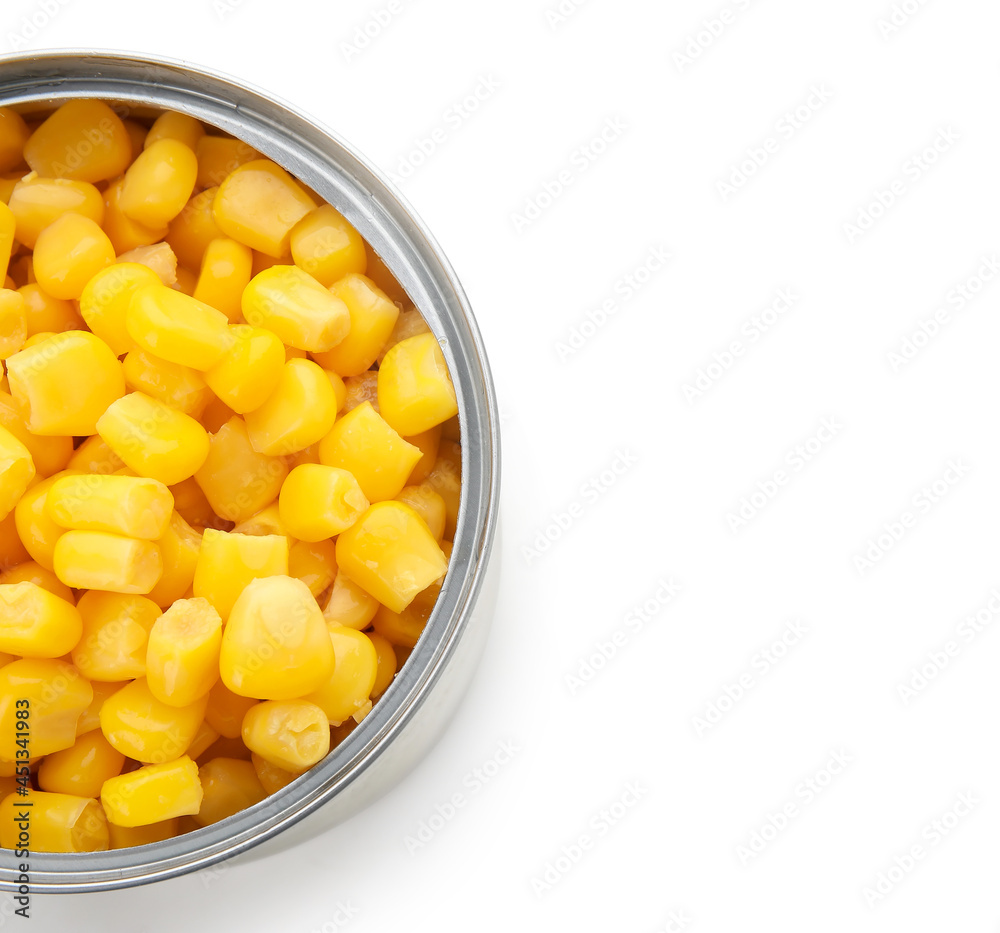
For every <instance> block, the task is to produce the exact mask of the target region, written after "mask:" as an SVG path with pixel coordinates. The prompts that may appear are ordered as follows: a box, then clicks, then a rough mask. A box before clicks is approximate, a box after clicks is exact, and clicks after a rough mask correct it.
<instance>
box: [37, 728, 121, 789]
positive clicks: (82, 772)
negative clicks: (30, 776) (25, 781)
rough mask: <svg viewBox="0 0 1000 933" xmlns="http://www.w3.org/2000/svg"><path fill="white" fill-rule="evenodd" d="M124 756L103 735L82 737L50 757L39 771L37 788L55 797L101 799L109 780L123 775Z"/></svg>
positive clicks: (44, 760) (91, 734) (97, 733)
mask: <svg viewBox="0 0 1000 933" xmlns="http://www.w3.org/2000/svg"><path fill="white" fill-rule="evenodd" d="M124 766H125V756H124V755H123V754H122V753H121V752H120V751H118V749H116V748H112V747H111V745H110V744H109V742H108V740H107V739H106V738H104V735H103V734H102V733H101V732H98V731H95V732H88V733H86V734H85V735H82V736H80V738H78V739H77V740H76V742H75V744H73V745H72V746H71V747H70V748H64V749H63V750H62V751H61V752H54V753H53V754H51V755H47V756H46V757H45V758H44V759H43V761H42V763H41V765H40V766H39V768H38V786H39V787H40V788H41V789H42V790H45V791H51V792H52V793H56V794H76V795H77V796H78V797H99V796H100V794H101V787H102V785H103V784H104V782H105V781H106V780H108V778H113V777H114V776H115V775H117V774H121V770H122V768H123V767H124Z"/></svg>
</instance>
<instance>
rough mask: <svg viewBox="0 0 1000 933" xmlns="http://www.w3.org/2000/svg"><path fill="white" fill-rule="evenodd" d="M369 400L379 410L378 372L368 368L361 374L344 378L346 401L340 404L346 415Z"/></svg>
mask: <svg viewBox="0 0 1000 933" xmlns="http://www.w3.org/2000/svg"><path fill="white" fill-rule="evenodd" d="M365 402H368V403H369V404H370V405H371V406H372V408H374V409H375V411H378V372H377V371H375V370H368V371H367V372H363V373H361V375H360V376H348V377H347V378H346V379H345V380H344V402H343V404H342V405H341V406H340V409H338V410H343V412H344V414H345V415H346V414H347V412H349V411H354V409H355V408H359V407H360V406H362V405H364V403H365Z"/></svg>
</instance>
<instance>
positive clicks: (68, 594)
mask: <svg viewBox="0 0 1000 933" xmlns="http://www.w3.org/2000/svg"><path fill="white" fill-rule="evenodd" d="M0 583H37V584H38V585H39V586H40V587H41V588H42V589H43V590H48V591H49V592H50V593H51V594H52V595H53V596H58V597H59V598H60V599H64V600H66V602H68V603H69V604H70V605H71V606H73V605H76V598H75V597H74V596H73V591H72V590H71V589H70V588H69V587H68V586H66V584H65V583H63V582H62V581H61V580H60V579H59V578H58V577H57V576H56V575H55V574H54V573H53V572H52V571H51V570H46V569H45V568H44V567H43V566H42V565H41V564H39V563H38V562H37V561H34V560H26V561H24V562H23V563H21V564H17V565H16V566H13V567H11V568H10V569H8V570H5V571H4V572H3V573H0ZM53 657H59V655H58V654H55V655H53Z"/></svg>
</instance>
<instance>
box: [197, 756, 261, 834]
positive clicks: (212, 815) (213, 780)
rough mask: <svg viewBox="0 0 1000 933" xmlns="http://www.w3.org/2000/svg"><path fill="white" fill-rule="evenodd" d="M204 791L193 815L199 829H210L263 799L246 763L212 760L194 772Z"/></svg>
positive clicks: (249, 766) (252, 773) (249, 764)
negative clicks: (207, 827) (197, 808)
mask: <svg viewBox="0 0 1000 933" xmlns="http://www.w3.org/2000/svg"><path fill="white" fill-rule="evenodd" d="M198 776H199V777H200V778H201V785H202V787H203V788H204V791H205V797H204V800H202V802H201V809H200V810H199V811H198V812H197V813H196V814H193V816H194V821H195V822H196V823H197V824H198V825H199V826H210V825H211V824H212V823H218V822H219V820H224V819H226V817H229V816H233V815H234V814H236V813H239V812H240V810H245V809H246V808H247V807H252V806H253V805H254V804H255V803H260V801H262V800H263V799H264V797H265V796H267V795H266V794H265V793H264V788H263V787H261V784H260V781H258V780H257V772H256V771H254V767H253V765H252V764H251V763H250V762H249V761H240V760H238V759H235V758H213V759H212V760H211V761H210V762H208V763H207V764H205V765H202V767H201V769H200V770H199V771H198Z"/></svg>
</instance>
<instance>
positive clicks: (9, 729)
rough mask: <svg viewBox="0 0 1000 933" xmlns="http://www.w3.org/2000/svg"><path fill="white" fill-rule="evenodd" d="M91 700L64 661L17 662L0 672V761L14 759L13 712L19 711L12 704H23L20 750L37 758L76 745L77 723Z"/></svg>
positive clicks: (76, 673) (88, 689)
mask: <svg viewBox="0 0 1000 933" xmlns="http://www.w3.org/2000/svg"><path fill="white" fill-rule="evenodd" d="M93 698H94V691H93V690H92V689H91V687H90V684H89V683H88V682H87V681H86V680H85V679H84V678H83V677H81V676H80V672H79V671H78V670H77V669H76V668H75V667H73V665H72V664H67V663H66V662H65V661H57V660H51V659H48V658H22V659H21V660H19V661H11V663H10V664H5V665H4V666H3V667H0V758H3V759H5V760H7V761H14V760H15V759H16V758H17V750H18V744H17V739H18V731H17V726H16V725H15V723H16V722H17V710H18V709H23V708H25V704H24V703H23V702H21V705H20V706H18V705H17V702H18V701H23V700H27V701H28V706H27V709H29V710H30V712H31V727H30V734H29V736H28V738H27V740H26V741H25V744H26V745H27V749H28V751H29V752H30V754H31V757H32V758H38V757H40V756H42V755H48V754H50V753H51V752H58V751H60V750H61V749H64V748H69V747H70V746H71V745H72V744H73V743H74V742H75V741H76V723H77V720H78V719H79V718H80V714H81V713H82V712H83V711H84V710H85V709H86V708H87V707H88V706H89V705H90V701H91V700H92V699H93ZM21 747H22V749H23V747H24V745H22V746H21ZM22 753H23V752H22Z"/></svg>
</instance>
